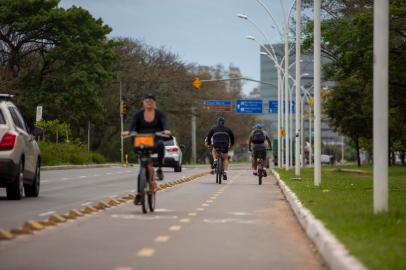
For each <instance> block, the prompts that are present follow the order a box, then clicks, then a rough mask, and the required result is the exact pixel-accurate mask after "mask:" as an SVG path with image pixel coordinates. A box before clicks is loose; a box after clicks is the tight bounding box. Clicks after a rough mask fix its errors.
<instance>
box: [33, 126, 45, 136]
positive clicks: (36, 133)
mask: <svg viewBox="0 0 406 270" xmlns="http://www.w3.org/2000/svg"><path fill="white" fill-rule="evenodd" d="M32 135H34V137H42V136H44V130H43V129H42V128H40V127H37V126H35V127H34V130H33V131H32Z"/></svg>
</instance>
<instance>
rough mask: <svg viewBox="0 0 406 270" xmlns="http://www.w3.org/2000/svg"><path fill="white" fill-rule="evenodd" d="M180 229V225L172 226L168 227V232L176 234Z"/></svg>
mask: <svg viewBox="0 0 406 270" xmlns="http://www.w3.org/2000/svg"><path fill="white" fill-rule="evenodd" d="M181 228H182V226H180V225H173V226H171V227H169V230H170V231H172V232H177V231H180V229H181Z"/></svg>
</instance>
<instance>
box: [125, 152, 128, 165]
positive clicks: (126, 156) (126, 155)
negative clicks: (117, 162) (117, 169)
mask: <svg viewBox="0 0 406 270" xmlns="http://www.w3.org/2000/svg"><path fill="white" fill-rule="evenodd" d="M125 166H126V167H128V154H125Z"/></svg>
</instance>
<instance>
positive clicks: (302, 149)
mask: <svg viewBox="0 0 406 270" xmlns="http://www.w3.org/2000/svg"><path fill="white" fill-rule="evenodd" d="M304 98H305V96H304V95H303V96H302V102H301V103H300V154H301V167H302V168H303V167H304V165H305V164H304V131H303V128H304V126H303V111H304V108H303V107H304Z"/></svg>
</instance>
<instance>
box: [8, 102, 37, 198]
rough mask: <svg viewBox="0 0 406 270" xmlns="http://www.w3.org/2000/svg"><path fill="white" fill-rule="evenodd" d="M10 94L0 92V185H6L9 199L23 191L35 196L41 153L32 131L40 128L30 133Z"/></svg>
mask: <svg viewBox="0 0 406 270" xmlns="http://www.w3.org/2000/svg"><path fill="white" fill-rule="evenodd" d="M12 97H13V96H11V95H8V94H0V188H6V191H7V198H8V199H13V200H20V199H21V198H22V197H23V195H24V193H25V196H26V197H38V194H39V188H40V176H41V173H40V170H41V153H40V149H39V147H38V144H37V142H36V141H35V139H34V135H35V136H40V135H41V134H42V130H41V129H40V128H35V129H34V130H33V134H30V132H29V130H28V128H27V125H26V123H25V121H24V118H23V117H22V116H21V113H20V111H19V110H18V108H17V107H16V106H15V105H14V104H13V103H12V102H11V99H12Z"/></svg>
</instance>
